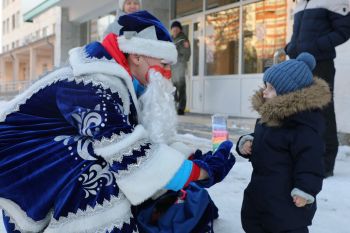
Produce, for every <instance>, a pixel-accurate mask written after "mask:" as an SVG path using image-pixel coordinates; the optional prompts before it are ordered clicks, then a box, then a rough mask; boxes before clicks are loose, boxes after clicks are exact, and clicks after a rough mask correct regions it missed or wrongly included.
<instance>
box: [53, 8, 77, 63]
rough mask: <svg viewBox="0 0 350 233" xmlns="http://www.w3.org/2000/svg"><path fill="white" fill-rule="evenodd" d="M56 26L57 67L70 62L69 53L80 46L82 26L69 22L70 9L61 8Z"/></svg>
mask: <svg viewBox="0 0 350 233" xmlns="http://www.w3.org/2000/svg"><path fill="white" fill-rule="evenodd" d="M57 22H58V23H57V25H56V40H55V53H54V54H55V55H54V56H55V64H54V65H55V66H61V65H62V64H64V63H66V61H67V60H68V52H69V50H71V49H72V48H74V47H78V46H80V24H79V23H74V22H71V21H70V20H69V9H68V8H64V7H63V8H61V13H60V19H59V20H58V21H57Z"/></svg>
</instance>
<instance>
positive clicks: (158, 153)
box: [117, 144, 185, 205]
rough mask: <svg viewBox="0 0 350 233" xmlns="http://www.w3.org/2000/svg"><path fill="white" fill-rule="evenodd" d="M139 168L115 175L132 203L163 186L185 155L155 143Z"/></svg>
mask: <svg viewBox="0 0 350 233" xmlns="http://www.w3.org/2000/svg"><path fill="white" fill-rule="evenodd" d="M151 152H152V153H151V154H149V155H148V156H149V158H148V159H147V160H146V161H145V162H144V164H141V165H140V167H139V169H136V170H134V171H133V172H132V173H130V174H128V175H123V176H121V177H119V178H118V177H117V183H118V186H119V188H120V189H121V190H122V191H123V193H124V194H125V196H126V197H127V198H128V199H129V201H130V202H131V203H132V204H133V205H138V204H140V203H142V202H143V201H145V200H147V199H148V198H150V197H152V196H153V195H154V194H155V193H156V192H157V191H159V190H160V189H162V188H164V187H165V185H166V184H167V183H168V182H169V181H170V180H171V179H172V178H173V176H174V175H175V173H176V172H177V171H178V169H179V168H180V167H181V165H182V163H183V162H184V160H185V156H184V155H183V154H182V153H180V152H179V151H177V150H175V149H173V148H171V147H169V146H167V145H165V144H160V145H156V148H155V149H154V150H151Z"/></svg>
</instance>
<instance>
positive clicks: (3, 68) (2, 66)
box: [0, 58, 6, 81]
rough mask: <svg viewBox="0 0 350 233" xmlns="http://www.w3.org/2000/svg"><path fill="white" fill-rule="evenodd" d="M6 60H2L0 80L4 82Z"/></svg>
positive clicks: (0, 61)
mask: <svg viewBox="0 0 350 233" xmlns="http://www.w3.org/2000/svg"><path fill="white" fill-rule="evenodd" d="M5 64H6V63H5V59H4V58H0V80H1V81H4V80H6V65H5Z"/></svg>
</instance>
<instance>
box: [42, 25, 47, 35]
mask: <svg viewBox="0 0 350 233" xmlns="http://www.w3.org/2000/svg"><path fill="white" fill-rule="evenodd" d="M42 35H43V37H46V36H47V27H44V28H43V32H42Z"/></svg>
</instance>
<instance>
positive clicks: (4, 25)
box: [2, 21, 6, 35]
mask: <svg viewBox="0 0 350 233" xmlns="http://www.w3.org/2000/svg"><path fill="white" fill-rule="evenodd" d="M2 34H4V35H5V34H6V21H2Z"/></svg>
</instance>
